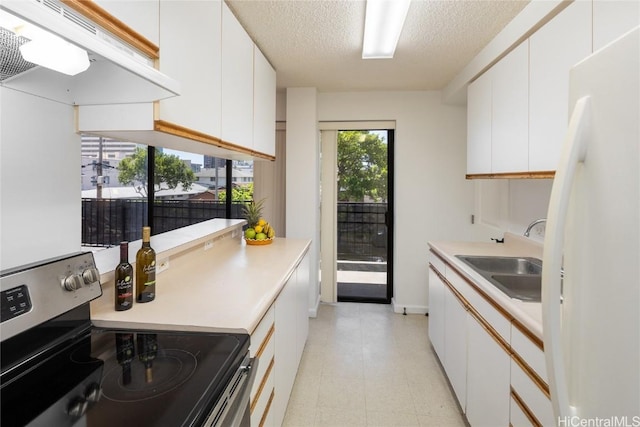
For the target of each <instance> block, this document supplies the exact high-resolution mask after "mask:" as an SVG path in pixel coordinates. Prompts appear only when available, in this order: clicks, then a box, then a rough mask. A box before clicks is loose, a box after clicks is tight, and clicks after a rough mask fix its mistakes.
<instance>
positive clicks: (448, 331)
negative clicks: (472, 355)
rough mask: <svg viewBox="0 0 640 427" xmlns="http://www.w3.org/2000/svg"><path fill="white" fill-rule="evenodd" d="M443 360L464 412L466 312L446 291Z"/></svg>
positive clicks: (450, 293) (449, 292)
mask: <svg viewBox="0 0 640 427" xmlns="http://www.w3.org/2000/svg"><path fill="white" fill-rule="evenodd" d="M444 313H445V318H444V336H445V339H444V360H442V364H443V366H444V370H445V372H446V373H447V377H449V381H450V382H451V386H452V387H453V391H454V392H455V394H456V397H457V398H458V402H459V403H460V407H461V408H462V410H463V411H464V410H465V407H466V396H467V315H468V314H467V311H466V309H465V307H464V306H463V305H462V303H461V302H460V301H459V300H458V299H457V298H456V297H455V295H454V294H453V293H452V292H451V291H450V290H448V289H446V290H445V292H444Z"/></svg>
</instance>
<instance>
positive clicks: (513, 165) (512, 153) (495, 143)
mask: <svg viewBox="0 0 640 427" xmlns="http://www.w3.org/2000/svg"><path fill="white" fill-rule="evenodd" d="M491 80H492V91H491V93H492V108H491V111H492V117H491V172H492V173H501V172H514V171H526V170H528V144H529V42H528V41H524V42H522V43H521V44H520V45H518V46H517V47H516V48H515V49H514V50H513V51H511V52H509V53H508V54H507V55H506V56H505V57H504V58H503V59H502V60H500V62H498V63H497V64H496V65H495V66H493V68H492V69H491Z"/></svg>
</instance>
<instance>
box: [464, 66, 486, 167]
mask: <svg viewBox="0 0 640 427" xmlns="http://www.w3.org/2000/svg"><path fill="white" fill-rule="evenodd" d="M487 172H491V74H490V73H484V74H483V75H481V76H480V77H478V78H477V79H476V80H475V81H474V82H473V83H471V84H470V85H469V87H468V89H467V173H469V174H475V173H487Z"/></svg>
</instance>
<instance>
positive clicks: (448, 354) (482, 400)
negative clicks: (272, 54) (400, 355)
mask: <svg viewBox="0 0 640 427" xmlns="http://www.w3.org/2000/svg"><path fill="white" fill-rule="evenodd" d="M429 263H430V270H429V339H430V340H431V343H432V345H433V348H434V350H435V352H436V353H437V355H438V357H439V359H440V361H441V363H442V366H443V367H444V370H445V373H446V375H447V377H448V379H449V382H450V384H451V387H452V388H453V391H454V393H455V396H456V398H457V399H458V402H459V403H460V407H461V408H462V410H463V412H464V413H465V415H466V418H467V421H468V422H469V425H471V426H474V427H476V426H477V427H485V426H486V427H498V426H504V427H507V426H513V427H519V426H547V425H555V420H554V418H553V410H552V407H551V401H550V400H549V391H548V390H549V389H548V386H547V379H546V369H545V363H544V352H543V351H542V343H541V341H540V340H539V339H537V338H536V337H535V336H534V335H533V334H531V333H530V332H524V331H525V330H526V329H523V327H522V326H521V325H520V324H518V322H517V321H515V319H513V318H512V317H510V315H509V314H508V313H507V312H506V311H504V310H503V309H501V308H499V307H497V306H495V305H494V304H495V303H494V302H493V301H491V300H490V299H489V298H490V297H487V296H486V295H483V294H482V293H481V292H480V291H479V290H478V287H479V286H480V285H478V284H477V283H474V282H472V281H470V280H469V279H467V278H465V277H463V276H462V275H461V274H459V273H458V272H457V271H456V269H455V268H454V267H453V266H452V265H451V264H449V263H447V262H445V261H443V259H440V258H439V257H437V256H436V255H435V254H434V253H432V254H431V256H430V259H429ZM480 288H481V287H480Z"/></svg>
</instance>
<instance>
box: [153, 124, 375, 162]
mask: <svg viewBox="0 0 640 427" xmlns="http://www.w3.org/2000/svg"><path fill="white" fill-rule="evenodd" d="M371 133H376V134H378V135H380V137H381V138H382V139H383V140H384V141H385V142H387V138H386V136H387V131H375V130H373V131H371ZM162 151H163V152H164V153H166V154H173V155H176V156H178V157H180V158H181V159H185V160H191V163H194V164H198V165H204V156H203V155H202V154H194V153H186V152H184V151H177V150H171V149H169V148H165V149H164V150H162Z"/></svg>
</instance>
